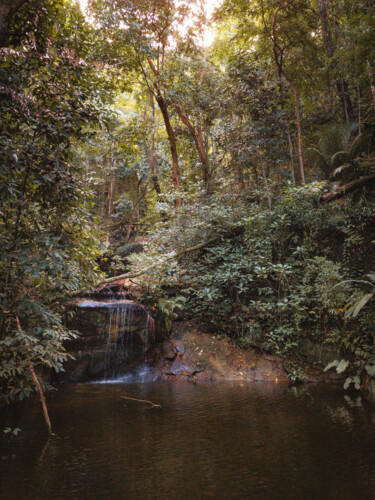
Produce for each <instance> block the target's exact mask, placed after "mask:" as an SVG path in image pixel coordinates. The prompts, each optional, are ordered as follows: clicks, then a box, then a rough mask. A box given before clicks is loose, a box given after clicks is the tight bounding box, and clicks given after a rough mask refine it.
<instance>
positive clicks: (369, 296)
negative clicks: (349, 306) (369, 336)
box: [353, 293, 374, 318]
mask: <svg viewBox="0 0 375 500" xmlns="http://www.w3.org/2000/svg"><path fill="white" fill-rule="evenodd" d="M373 296H374V293H368V294H367V295H364V296H363V297H362V298H361V300H360V301H359V302H357V303H356V305H355V307H354V310H353V318H356V317H357V316H358V314H359V312H360V311H361V309H362V308H363V307H365V305H366V304H367V302H368V301H369V300H371V299H372V297H373Z"/></svg>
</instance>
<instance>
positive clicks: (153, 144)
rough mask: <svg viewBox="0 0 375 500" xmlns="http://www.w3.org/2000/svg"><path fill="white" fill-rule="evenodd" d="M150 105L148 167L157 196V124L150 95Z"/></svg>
mask: <svg viewBox="0 0 375 500" xmlns="http://www.w3.org/2000/svg"><path fill="white" fill-rule="evenodd" d="M150 94H151V95H150V103H151V111H152V131H151V158H150V166H151V172H152V182H153V185H154V189H155V191H156V193H157V194H160V193H161V189H160V184H159V178H158V157H157V148H158V144H157V132H158V123H157V120H156V113H155V103H154V95H153V94H152V93H150Z"/></svg>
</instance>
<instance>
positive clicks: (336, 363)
mask: <svg viewBox="0 0 375 500" xmlns="http://www.w3.org/2000/svg"><path fill="white" fill-rule="evenodd" d="M338 364H339V362H338V361H337V359H335V361H331V363H328V365H327V366H326V367H325V368H324V371H325V372H327V371H328V370H330V369H331V368H335V367H336V366H338Z"/></svg>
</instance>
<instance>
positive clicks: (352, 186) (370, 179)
mask: <svg viewBox="0 0 375 500" xmlns="http://www.w3.org/2000/svg"><path fill="white" fill-rule="evenodd" d="M374 182H375V175H367V176H366V177H362V178H361V179H357V180H355V181H352V182H349V183H348V184H345V186H342V187H341V188H340V189H339V190H338V191H336V192H335V193H326V194H323V196H321V197H320V201H321V203H329V202H330V201H334V200H339V199H340V198H343V197H344V196H346V195H347V194H349V193H352V192H353V191H355V190H356V189H359V188H361V187H363V186H365V185H366V184H372V183H374Z"/></svg>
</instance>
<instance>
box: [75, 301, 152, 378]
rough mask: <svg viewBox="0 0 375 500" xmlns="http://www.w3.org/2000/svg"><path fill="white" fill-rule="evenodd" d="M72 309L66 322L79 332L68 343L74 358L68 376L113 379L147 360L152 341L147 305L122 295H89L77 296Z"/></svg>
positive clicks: (150, 320)
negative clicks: (68, 320)
mask: <svg viewBox="0 0 375 500" xmlns="http://www.w3.org/2000/svg"><path fill="white" fill-rule="evenodd" d="M73 309H74V317H73V320H72V321H71V322H70V325H69V326H70V327H71V328H73V329H75V330H78V331H79V333H80V336H79V338H78V339H77V340H76V341H74V342H73V343H72V344H71V345H69V346H68V350H69V352H71V353H72V354H73V355H74V356H75V358H76V359H75V361H72V362H71V365H70V367H68V380H69V379H70V380H72V381H81V380H90V379H95V380H98V379H102V378H104V379H114V378H116V377H121V376H122V375H124V374H125V373H127V372H128V371H129V370H131V369H133V368H134V367H135V366H139V365H140V363H145V362H147V352H148V350H149V349H150V347H151V346H152V345H153V344H154V343H155V322H154V319H153V318H152V316H151V314H150V311H149V309H148V308H146V307H145V306H143V305H142V304H140V303H138V302H136V301H133V300H127V299H124V298H117V299H116V298H110V299H108V298H105V299H100V298H98V299H91V298H90V299H78V300H76V301H75V303H74V305H73ZM70 375H71V376H70Z"/></svg>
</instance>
